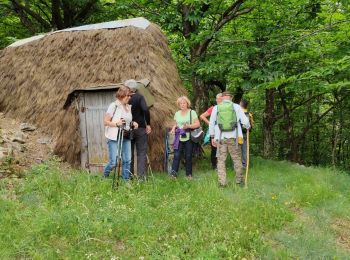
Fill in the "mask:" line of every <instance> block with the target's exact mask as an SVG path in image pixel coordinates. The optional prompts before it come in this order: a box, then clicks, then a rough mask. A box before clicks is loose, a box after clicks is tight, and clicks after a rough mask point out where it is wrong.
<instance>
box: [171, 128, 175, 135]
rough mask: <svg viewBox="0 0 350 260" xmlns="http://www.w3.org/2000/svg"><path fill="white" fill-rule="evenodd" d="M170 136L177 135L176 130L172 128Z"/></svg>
mask: <svg viewBox="0 0 350 260" xmlns="http://www.w3.org/2000/svg"><path fill="white" fill-rule="evenodd" d="M170 134H172V135H174V134H175V128H174V127H173V128H171V131H170Z"/></svg>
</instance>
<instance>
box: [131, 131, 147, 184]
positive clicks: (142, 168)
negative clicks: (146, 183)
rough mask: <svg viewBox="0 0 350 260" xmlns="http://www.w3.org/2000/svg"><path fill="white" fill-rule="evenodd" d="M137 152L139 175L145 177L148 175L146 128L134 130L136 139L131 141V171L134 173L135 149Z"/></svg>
mask: <svg viewBox="0 0 350 260" xmlns="http://www.w3.org/2000/svg"><path fill="white" fill-rule="evenodd" d="M135 148H136V154H137V176H138V178H140V179H144V178H145V176H146V162H147V133H146V128H138V129H135V130H134V139H133V140H132V141H131V166H130V169H131V173H132V174H133V175H134V162H135V158H134V151H135V150H134V149H135Z"/></svg>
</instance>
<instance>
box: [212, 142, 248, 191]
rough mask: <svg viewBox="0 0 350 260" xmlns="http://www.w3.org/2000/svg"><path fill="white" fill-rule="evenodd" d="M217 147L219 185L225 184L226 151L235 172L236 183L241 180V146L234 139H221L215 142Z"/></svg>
mask: <svg viewBox="0 0 350 260" xmlns="http://www.w3.org/2000/svg"><path fill="white" fill-rule="evenodd" d="M217 147H218V177H219V183H220V185H226V165H225V161H226V157H227V152H229V154H230V155H231V158H232V162H233V164H234V168H235V172H236V183H241V182H242V158H241V147H240V145H239V144H237V143H236V139H233V138H231V139H223V140H221V141H220V142H218V143H217Z"/></svg>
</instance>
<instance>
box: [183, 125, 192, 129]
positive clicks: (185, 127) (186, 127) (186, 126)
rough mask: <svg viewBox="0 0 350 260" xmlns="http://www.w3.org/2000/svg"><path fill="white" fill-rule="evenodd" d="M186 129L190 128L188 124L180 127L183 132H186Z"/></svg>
mask: <svg viewBox="0 0 350 260" xmlns="http://www.w3.org/2000/svg"><path fill="white" fill-rule="evenodd" d="M188 128H190V127H189V125H188V124H184V126H183V127H182V129H183V130H186V129H188Z"/></svg>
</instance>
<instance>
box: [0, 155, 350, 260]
mask: <svg viewBox="0 0 350 260" xmlns="http://www.w3.org/2000/svg"><path fill="white" fill-rule="evenodd" d="M208 168H209V167H208V164H207V162H203V163H200V164H198V165H197V168H196V170H195V178H194V180H193V181H188V180H186V179H185V178H184V177H180V178H179V179H178V180H176V181H173V180H171V179H169V178H168V177H167V176H164V175H162V174H156V176H155V177H154V178H152V179H151V180H150V181H148V182H147V183H137V182H133V183H122V184H121V186H120V187H119V188H118V190H116V191H112V190H111V179H102V178H100V177H94V176H91V175H89V174H88V173H87V172H83V171H73V170H62V167H60V164H59V163H57V162H55V161H50V162H47V163H44V164H41V165H37V166H35V167H33V168H32V169H31V170H30V171H29V172H28V173H27V174H26V179H25V181H22V182H21V181H18V183H16V184H15V185H13V187H14V188H13V189H14V190H12V189H11V188H9V185H8V182H9V181H11V180H9V179H3V180H1V182H0V187H1V192H0V196H1V200H0V256H1V257H0V258H1V259H7V258H36V259H53V258H69V259H81V258H84V259H117V258H120V259H128V258H133V259H135V258H141V259H142V258H145V259H164V258H166V259H167V258H176V259H177V258H181V259H183V258H185V259H192V258H201V259H218V258H240V259H241V258H247V259H252V258H284V257H286V258H288V257H294V258H332V257H338V258H344V257H348V256H349V255H348V252H347V251H346V245H343V244H341V243H340V242H339V243H338V242H337V241H338V237H339V234H338V233H337V230H336V229H332V224H333V223H334V221H335V220H336V219H338V220H339V219H342V220H344V221H349V219H348V218H347V215H348V212H349V205H350V203H349V199H350V193H349V190H348V189H347V187H348V186H349V184H350V178H349V176H347V175H346V174H342V173H339V172H333V171H332V170H329V169H314V168H305V167H300V166H298V165H293V164H290V163H287V162H271V161H265V160H261V159H257V160H255V161H254V168H253V169H251V172H250V178H249V188H248V189H244V188H240V187H238V186H235V185H234V184H233V176H232V171H231V172H230V173H229V177H230V179H231V183H230V184H229V186H228V187H227V188H224V189H222V188H219V187H218V185H217V177H216V174H215V172H214V171H211V170H210V171H209V170H205V169H208ZM182 176H183V174H182ZM12 181H13V180H12ZM11 194H12V195H13V196H10V195H11ZM349 223H350V222H349Z"/></svg>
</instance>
